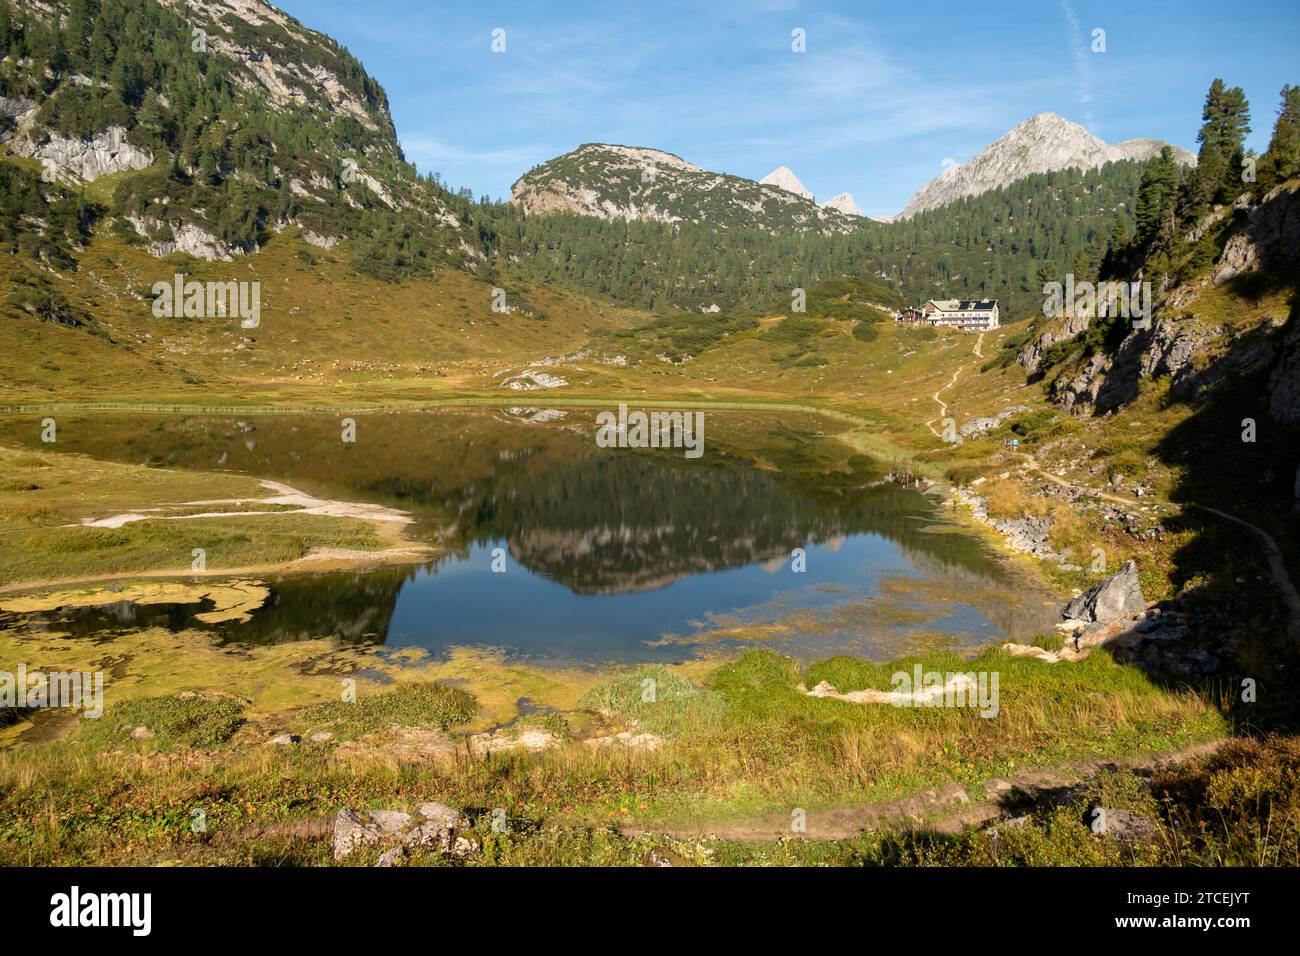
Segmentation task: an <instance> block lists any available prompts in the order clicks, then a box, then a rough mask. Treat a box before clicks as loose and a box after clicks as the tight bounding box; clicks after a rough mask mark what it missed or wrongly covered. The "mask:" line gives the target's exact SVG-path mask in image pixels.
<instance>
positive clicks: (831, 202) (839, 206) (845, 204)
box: [822, 193, 862, 216]
mask: <svg viewBox="0 0 1300 956" xmlns="http://www.w3.org/2000/svg"><path fill="white" fill-rule="evenodd" d="M822 208H823V209H836V210H839V211H840V212H842V213H844V215H846V216H861V215H862V210H861V209H859V208H858V204H857V203H855V202H854V201H853V194H852V193H840V194H839V195H838V196H832V197H831V198H830V199H828V200H826V201H825V202H824V203H822Z"/></svg>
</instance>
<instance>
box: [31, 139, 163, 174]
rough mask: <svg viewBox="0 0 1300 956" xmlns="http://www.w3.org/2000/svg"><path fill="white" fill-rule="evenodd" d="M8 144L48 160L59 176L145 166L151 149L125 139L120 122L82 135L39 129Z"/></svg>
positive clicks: (150, 155)
mask: <svg viewBox="0 0 1300 956" xmlns="http://www.w3.org/2000/svg"><path fill="white" fill-rule="evenodd" d="M11 148H12V149H13V151H14V152H15V153H16V154H17V155H19V156H26V157H28V158H30V159H39V160H41V161H46V160H48V161H49V162H51V163H53V164H54V170H55V171H56V173H58V174H60V175H62V176H67V175H68V174H72V175H73V176H75V177H76V178H78V179H84V180H93V179H98V178H99V177H100V176H105V175H108V174H109V173H120V172H122V171H123V170H127V169H144V168H145V167H146V166H148V165H150V164H151V163H152V162H153V155H152V154H151V153H148V152H146V151H145V150H143V149H140V148H139V147H138V146H136V145H134V144H133V143H130V142H128V141H127V138H126V129H125V128H123V127H121V126H110V127H109V128H108V129H106V130H104V131H102V132H100V133H97V134H95V135H94V136H89V137H86V138H84V139H82V138H79V137H75V136H66V135H64V134H62V133H57V132H51V131H46V130H38V131H36V132H35V134H34V135H28V136H23V137H20V138H18V139H16V140H15V141H14V142H13V144H12V146H11Z"/></svg>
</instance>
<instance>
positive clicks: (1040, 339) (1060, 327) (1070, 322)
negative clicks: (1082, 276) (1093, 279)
mask: <svg viewBox="0 0 1300 956" xmlns="http://www.w3.org/2000/svg"><path fill="white" fill-rule="evenodd" d="M1090 322H1092V316H1091V315H1090V314H1088V313H1086V312H1084V311H1082V310H1071V314H1069V315H1063V316H1061V317H1060V318H1057V319H1052V320H1051V321H1049V322H1048V324H1047V326H1046V328H1044V329H1043V330H1042V331H1041V332H1039V333H1038V334H1037V335H1036V336H1034V337H1033V338H1032V339H1030V341H1029V342H1028V343H1027V344H1026V345H1025V346H1024V347H1023V348H1022V349H1021V350H1020V352H1019V353H1018V354H1017V355H1016V364H1017V365H1019V366H1020V367H1021V368H1023V369H1024V370H1025V371H1026V372H1027V373H1028V374H1029V375H1033V374H1035V373H1036V372H1037V371H1038V366H1039V365H1040V364H1041V363H1042V361H1043V355H1044V354H1045V353H1046V352H1047V350H1048V349H1050V348H1051V347H1052V346H1053V345H1056V344H1057V343H1058V342H1068V341H1069V340H1070V339H1073V338H1075V337H1077V336H1079V335H1081V334H1082V333H1083V331H1084V329H1086V328H1087V327H1088V324H1089V323H1090Z"/></svg>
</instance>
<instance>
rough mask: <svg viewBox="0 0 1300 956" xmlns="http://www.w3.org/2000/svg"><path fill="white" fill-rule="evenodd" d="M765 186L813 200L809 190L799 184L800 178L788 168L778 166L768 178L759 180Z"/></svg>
mask: <svg viewBox="0 0 1300 956" xmlns="http://www.w3.org/2000/svg"><path fill="white" fill-rule="evenodd" d="M759 182H760V183H761V184H763V185H764V186H775V187H776V188H777V189H784V190H785V191H786V192H788V193H794V194H795V195H796V196H802V197H803V198H804V199H812V198H813V194H812V192H811V191H809V189H808V188H807V187H806V186H804V184H803V183H801V182H799V177H798V176H796V175H795V174H794V173H792V172H791V171H790V169H789V167H788V166H778V167H776V169H774V170H772V171H771V172H770V173H768V174H767V175H766V176H764V177H763V178H762V179H760V180H759Z"/></svg>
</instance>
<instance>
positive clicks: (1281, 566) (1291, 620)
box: [1016, 452, 1300, 642]
mask: <svg viewBox="0 0 1300 956" xmlns="http://www.w3.org/2000/svg"><path fill="white" fill-rule="evenodd" d="M1016 454H1017V455H1018V456H1019V457H1020V458H1021V459H1023V461H1024V465H1025V467H1027V468H1028V469H1029V470H1030V471H1033V472H1034V473H1036V474H1038V475H1040V476H1042V477H1043V478H1045V479H1047V480H1048V481H1050V482H1052V483H1053V484H1055V485H1059V486H1060V487H1062V488H1067V489H1069V490H1071V491H1074V492H1077V493H1078V494H1081V495H1091V496H1092V497H1094V498H1101V499H1103V500H1105V501H1111V502H1114V503H1115V504H1120V505H1124V506H1126V507H1129V508H1152V507H1154V508H1158V509H1161V510H1164V511H1180V510H1182V509H1183V508H1196V509H1199V510H1201V511H1207V512H1209V513H1210V514H1212V515H1216V516H1218V517H1220V518H1223V519H1224V520H1225V521H1231V522H1232V523H1234V524H1237V525H1240V526H1241V527H1243V528H1248V529H1249V530H1251V531H1253V532H1255V534H1256V535H1257V536H1258V537H1259V539H1260V541H1261V542H1263V544H1264V555H1265V558H1266V559H1267V561H1268V567H1269V572H1270V573H1271V574H1272V576H1273V583H1274V585H1275V586H1276V587H1277V589H1278V591H1279V593H1280V594H1281V596H1282V602H1283V603H1284V604H1285V605H1286V609H1287V618H1288V622H1287V633H1288V634H1290V635H1291V638H1292V639H1293V640H1295V641H1297V642H1300V592H1297V591H1296V586H1295V583H1294V582H1293V581H1292V580H1291V576H1290V575H1289V574H1288V573H1287V569H1286V561H1285V560H1284V559H1283V557H1282V549H1281V548H1280V547H1278V543H1277V541H1276V540H1275V539H1274V538H1273V536H1272V535H1271V534H1269V533H1268V532H1267V531H1265V530H1264V529H1263V528H1261V527H1260V526H1259V525H1255V524H1251V523H1250V522H1249V521H1246V520H1244V519H1242V518H1238V517H1237V516H1236V515H1233V514H1229V513H1228V512H1226V511H1221V510H1219V509H1218V508H1212V507H1210V506H1209V505H1202V504H1197V503H1195V502H1189V503H1188V504H1186V505H1179V504H1175V503H1173V502H1168V501H1160V500H1158V499H1155V498H1148V499H1146V500H1142V499H1139V498H1126V497H1124V496H1123V495H1114V494H1111V493H1110V492H1106V491H1099V490H1097V489H1095V488H1088V487H1086V486H1084V485H1076V484H1074V483H1073V482H1070V481H1066V480H1065V479H1064V478H1061V477H1060V476H1058V475H1053V474H1052V473H1051V472H1048V471H1044V470H1043V468H1042V466H1041V465H1040V464H1039V463H1038V460H1037V459H1036V458H1034V457H1033V456H1032V455H1029V454H1026V453H1025V452H1017V453H1016Z"/></svg>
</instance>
